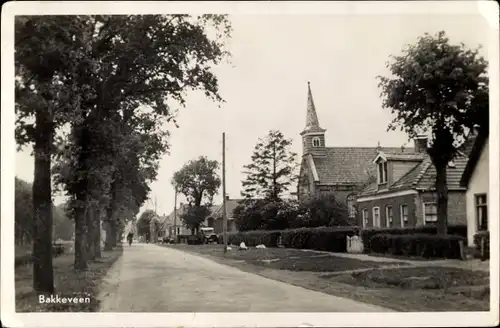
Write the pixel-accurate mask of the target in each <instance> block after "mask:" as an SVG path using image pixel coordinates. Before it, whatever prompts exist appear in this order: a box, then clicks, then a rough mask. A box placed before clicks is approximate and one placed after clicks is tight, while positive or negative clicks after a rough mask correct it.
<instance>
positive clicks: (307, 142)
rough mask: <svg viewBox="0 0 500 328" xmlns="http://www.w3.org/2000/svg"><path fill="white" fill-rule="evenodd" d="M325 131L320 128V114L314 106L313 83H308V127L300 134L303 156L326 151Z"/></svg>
mask: <svg viewBox="0 0 500 328" xmlns="http://www.w3.org/2000/svg"><path fill="white" fill-rule="evenodd" d="M325 131H326V130H325V129H322V128H321V127H320V126H319V120H318V114H317V113H316V107H315V106H314V100H313V96H312V92H311V83H310V82H307V113H306V127H305V128H304V131H302V132H301V133H300V135H301V136H302V146H303V154H304V155H306V154H309V153H313V154H316V155H318V154H320V153H322V151H323V150H324V149H325Z"/></svg>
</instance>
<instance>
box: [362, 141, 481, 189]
mask: <svg viewBox="0 0 500 328" xmlns="http://www.w3.org/2000/svg"><path fill="white" fill-rule="evenodd" d="M474 141H475V138H469V139H468V140H467V141H466V142H465V143H464V144H463V146H462V147H461V148H460V151H459V153H458V155H457V156H456V157H455V159H454V160H453V165H449V166H448V168H447V170H446V181H447V185H448V189H450V190H453V189H455V190H457V189H463V187H462V186H461V185H460V179H461V177H462V174H463V172H464V170H465V167H466V165H467V161H468V158H469V154H470V153H471V149H472V145H473V144H474ZM435 182H436V168H435V167H434V165H433V164H432V161H431V159H430V157H429V155H427V154H423V155H422V160H420V162H419V163H418V164H416V165H415V167H414V168H412V169H411V170H410V171H408V172H407V173H406V174H405V175H403V176H402V177H401V178H400V179H399V180H397V181H395V182H394V183H393V184H392V185H390V186H389V188H388V189H384V191H382V193H390V192H393V191H400V190H408V189H416V190H432V189H434V186H435ZM374 193H377V182H374V183H371V184H370V185H369V186H367V187H366V188H365V189H364V190H363V191H362V192H361V193H360V196H368V195H372V194H374Z"/></svg>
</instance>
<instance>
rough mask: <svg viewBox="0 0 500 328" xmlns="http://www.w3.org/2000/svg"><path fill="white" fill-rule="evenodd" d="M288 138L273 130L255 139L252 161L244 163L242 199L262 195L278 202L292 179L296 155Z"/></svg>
mask: <svg viewBox="0 0 500 328" xmlns="http://www.w3.org/2000/svg"><path fill="white" fill-rule="evenodd" d="M291 146H292V141H291V140H290V139H286V138H285V137H284V135H283V134H282V133H281V132H280V131H277V130H271V131H269V134H268V135H267V136H266V137H265V138H261V139H259V141H258V142H257V145H256V146H255V149H254V151H253V154H252V163H250V164H248V165H245V166H244V168H245V171H244V173H245V174H246V175H247V177H246V179H245V180H244V181H243V182H242V184H243V189H244V190H243V192H242V193H241V194H242V196H244V197H245V198H266V199H268V200H272V201H279V200H280V199H281V197H282V195H283V193H284V192H286V191H288V189H289V187H290V186H291V185H292V183H293V182H294V181H295V180H296V178H297V177H296V174H295V170H296V168H297V163H296V160H295V158H296V156H297V155H296V154H295V153H293V152H292V151H291Z"/></svg>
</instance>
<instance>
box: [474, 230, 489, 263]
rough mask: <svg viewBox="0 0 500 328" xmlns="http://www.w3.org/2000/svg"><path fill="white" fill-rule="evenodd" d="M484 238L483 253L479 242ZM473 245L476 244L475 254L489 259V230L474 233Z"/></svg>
mask: <svg viewBox="0 0 500 328" xmlns="http://www.w3.org/2000/svg"><path fill="white" fill-rule="evenodd" d="M483 239H484V242H485V243H484V254H481V242H482V240H483ZM474 245H476V254H477V256H479V257H481V258H484V259H489V258H490V232H489V231H480V232H478V233H477V234H475V235H474Z"/></svg>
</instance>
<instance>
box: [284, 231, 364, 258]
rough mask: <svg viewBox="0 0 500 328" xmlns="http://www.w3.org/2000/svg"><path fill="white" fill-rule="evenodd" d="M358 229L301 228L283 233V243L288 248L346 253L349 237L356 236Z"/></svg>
mask: <svg viewBox="0 0 500 328" xmlns="http://www.w3.org/2000/svg"><path fill="white" fill-rule="evenodd" d="M356 231H357V227H321V228H299V229H290V230H285V231H283V233H282V235H281V237H282V243H283V246H285V247H287V248H299V249H313V250H321V251H329V252H346V251H347V236H349V237H351V236H354V235H355V234H356Z"/></svg>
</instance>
